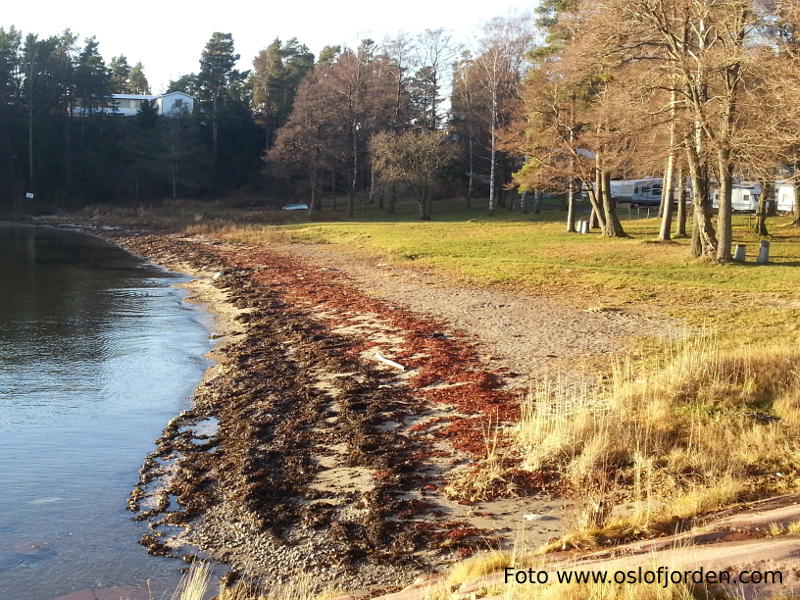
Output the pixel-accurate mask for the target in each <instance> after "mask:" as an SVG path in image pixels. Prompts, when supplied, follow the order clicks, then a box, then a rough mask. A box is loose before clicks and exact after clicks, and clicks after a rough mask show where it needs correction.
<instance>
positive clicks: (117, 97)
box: [111, 94, 159, 100]
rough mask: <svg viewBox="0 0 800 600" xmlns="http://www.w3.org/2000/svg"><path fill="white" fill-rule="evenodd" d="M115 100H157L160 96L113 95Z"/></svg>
mask: <svg viewBox="0 0 800 600" xmlns="http://www.w3.org/2000/svg"><path fill="white" fill-rule="evenodd" d="M111 97H112V98H113V99H114V100H155V99H156V98H158V97H159V96H152V95H150V94H111Z"/></svg>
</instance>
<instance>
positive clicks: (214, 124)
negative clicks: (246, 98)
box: [197, 31, 241, 165]
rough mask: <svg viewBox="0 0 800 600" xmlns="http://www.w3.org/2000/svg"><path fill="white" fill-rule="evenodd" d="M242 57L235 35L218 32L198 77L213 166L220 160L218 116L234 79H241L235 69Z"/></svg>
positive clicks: (213, 37)
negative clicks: (209, 125)
mask: <svg viewBox="0 0 800 600" xmlns="http://www.w3.org/2000/svg"><path fill="white" fill-rule="evenodd" d="M238 60H239V55H238V54H236V53H235V52H234V47H233V36H232V35H231V34H230V33H221V32H219V31H215V32H214V33H213V34H212V35H211V39H210V40H208V43H207V44H206V47H205V48H204V49H203V54H202V56H201V58H200V73H199V74H198V76H197V87H198V94H199V96H198V99H199V100H200V103H201V106H202V109H203V111H204V112H205V113H206V114H208V115H209V118H210V120H211V147H212V157H213V159H214V164H215V165H217V159H218V157H219V114H220V111H221V110H222V109H223V107H224V105H225V102H226V100H227V97H228V92H229V88H230V87H231V84H232V83H233V80H234V79H235V78H237V77H241V74H240V73H239V72H238V71H234V69H233V67H234V65H235V64H236V61H238Z"/></svg>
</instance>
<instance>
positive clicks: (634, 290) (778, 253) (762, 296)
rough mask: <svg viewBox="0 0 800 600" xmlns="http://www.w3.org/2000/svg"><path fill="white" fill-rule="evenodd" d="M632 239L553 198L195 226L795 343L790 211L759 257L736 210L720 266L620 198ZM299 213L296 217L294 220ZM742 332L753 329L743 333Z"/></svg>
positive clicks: (797, 260)
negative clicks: (587, 225)
mask: <svg viewBox="0 0 800 600" xmlns="http://www.w3.org/2000/svg"><path fill="white" fill-rule="evenodd" d="M620 212H621V217H622V220H623V225H624V227H625V230H626V232H627V233H628V234H629V235H630V237H629V238H624V239H606V238H602V237H600V236H599V235H598V234H596V233H592V234H589V235H579V234H568V233H566V232H565V231H564V213H563V212H561V211H560V210H559V209H558V208H557V207H554V206H550V207H545V209H544V211H543V212H542V214H540V215H533V214H527V215H523V214H520V213H519V212H512V211H509V210H507V209H499V210H498V211H497V214H496V215H494V216H493V217H488V216H487V215H486V212H485V209H484V208H483V207H480V208H473V209H470V210H468V209H465V208H464V207H463V203H461V202H442V203H440V204H439V205H438V206H437V207H436V210H435V211H434V220H433V221H430V222H422V221H419V220H418V219H417V217H416V207H415V205H413V204H411V203H409V204H402V205H399V207H398V214H397V215H393V216H391V217H389V216H388V215H386V214H384V213H382V212H380V211H378V210H377V209H364V210H360V211H357V216H356V217H355V218H353V219H344V218H343V213H342V212H339V213H323V214H322V215H315V216H314V219H313V220H312V221H309V220H308V219H307V215H306V213H305V212H303V213H292V214H288V215H287V214H286V213H283V214H277V215H276V214H275V211H263V212H259V211H249V212H247V213H245V212H243V211H234V212H231V211H217V212H215V211H214V210H213V209H212V210H208V211H204V212H203V213H202V214H203V218H202V220H201V221H200V222H198V223H196V224H193V225H190V226H189V227H188V230H189V231H194V232H204V231H216V232H218V233H219V234H221V235H222V236H223V237H225V238H227V239H230V240H236V241H249V242H267V243H269V242H275V241H280V242H301V243H314V244H328V245H330V249H331V251H332V252H349V253H355V254H358V255H361V256H366V257H371V258H374V259H375V260H380V261H382V262H392V263H393V264H395V265H397V266H403V265H405V266H408V267H410V268H415V269H426V270H431V271H433V272H436V273H439V274H442V275H444V276H446V277H448V278H451V279H453V280H456V281H460V282H464V283H470V284H476V285H489V286H492V285H500V286H503V287H511V288H515V289H519V290H522V291H526V292H530V293H537V294H547V295H558V296H561V297H564V298H565V299H567V298H568V299H569V301H570V302H573V303H575V304H577V305H579V306H583V307H585V308H588V309H615V308H625V307H627V306H631V305H637V306H642V305H644V306H647V307H651V308H653V309H655V310H658V311H659V312H664V313H666V314H668V315H670V316H675V317H679V318H681V319H683V320H684V321H686V322H687V323H689V324H691V325H702V326H707V327H710V328H713V329H717V330H719V331H720V333H723V334H726V335H725V337H728V334H730V336H731V337H732V338H735V339H736V340H738V341H749V342H760V341H764V340H771V341H775V340H776V339H781V340H785V341H789V340H791V341H792V342H795V341H796V339H797V333H798V331H799V330H798V326H797V325H795V324H800V302H797V300H798V298H797V290H798V289H800V287H799V286H798V284H800V268H795V267H798V266H800V230H799V229H795V228H793V227H788V226H787V225H788V223H789V218H788V217H773V218H770V219H769V222H768V225H769V228H770V233H771V234H772V235H771V236H770V238H769V241H770V243H771V248H770V264H768V265H756V264H755V258H756V255H757V254H758V248H759V244H760V238H759V237H758V236H756V235H754V234H752V233H750V231H749V224H750V221H751V219H752V217H751V216H749V215H735V217H734V221H735V223H734V239H735V243H744V244H746V247H747V262H746V264H728V265H718V264H715V263H709V262H703V261H699V260H697V259H694V258H692V257H691V256H690V255H689V240H688V239H685V238H684V239H677V240H675V241H674V242H671V243H658V242H656V241H655V238H656V235H657V232H658V227H659V220H658V219H657V218H655V211H653V218H650V219H647V218H644V215H645V214H646V211H645V210H642V211H641V214H642V217H643V218H637V214H636V213H637V211H636V209H633V210H632V211H631V215H630V216H629V214H628V211H627V210H626V209H624V208H623V209H622V210H621V211H620ZM287 220H288V221H289V222H286V221H287ZM742 333H744V335H740V334H742Z"/></svg>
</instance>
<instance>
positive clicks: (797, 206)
mask: <svg viewBox="0 0 800 600" xmlns="http://www.w3.org/2000/svg"><path fill="white" fill-rule="evenodd" d="M794 168H795V173H797V172H798V168H800V164H796V165H795V166H794ZM793 208H794V210H793V213H794V214H793V215H792V225H794V226H795V227H800V179H798V180H797V181H795V182H794V207H793Z"/></svg>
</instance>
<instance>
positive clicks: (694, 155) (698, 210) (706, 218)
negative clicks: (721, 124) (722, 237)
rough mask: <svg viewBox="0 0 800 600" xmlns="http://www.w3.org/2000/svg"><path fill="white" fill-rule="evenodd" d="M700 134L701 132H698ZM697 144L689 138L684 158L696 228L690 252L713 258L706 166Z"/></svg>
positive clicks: (712, 227)
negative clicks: (687, 167) (690, 187)
mask: <svg viewBox="0 0 800 600" xmlns="http://www.w3.org/2000/svg"><path fill="white" fill-rule="evenodd" d="M699 135H702V132H699ZM697 150H698V146H697V145H696V144H695V142H694V141H692V140H691V139H688V140H687V144H686V160H687V163H688V165H689V177H690V179H691V181H692V201H693V204H694V222H695V227H696V229H697V232H696V233H697V240H696V242H695V238H694V233H693V234H692V254H693V255H694V256H697V257H700V256H704V257H706V258H713V257H714V255H715V254H716V251H717V234H716V233H715V231H714V225H713V222H712V214H711V198H710V196H709V185H708V167H707V166H706V165H704V164H702V163H701V160H700V156H701V154H699V153H698V151H697Z"/></svg>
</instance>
